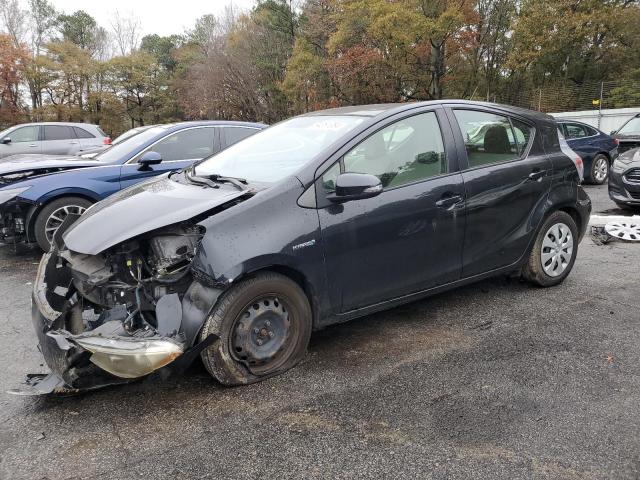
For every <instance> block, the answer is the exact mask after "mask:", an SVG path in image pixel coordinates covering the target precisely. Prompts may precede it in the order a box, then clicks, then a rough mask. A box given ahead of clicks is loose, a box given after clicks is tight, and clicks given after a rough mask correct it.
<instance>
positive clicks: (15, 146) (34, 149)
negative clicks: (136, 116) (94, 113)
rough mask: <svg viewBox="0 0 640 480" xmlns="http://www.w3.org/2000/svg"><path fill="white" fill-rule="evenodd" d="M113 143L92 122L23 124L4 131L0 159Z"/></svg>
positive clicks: (72, 152) (70, 151)
mask: <svg viewBox="0 0 640 480" xmlns="http://www.w3.org/2000/svg"><path fill="white" fill-rule="evenodd" d="M110 144H111V139H110V138H109V136H108V135H107V134H106V133H104V132H103V131H102V130H101V129H100V127H99V126H97V125H92V124H89V123H69V122H39V123H23V124H21V125H15V126H13V127H10V128H7V129H6V130H3V131H2V132H0V158H5V157H9V156H11V155H24V154H35V155H40V154H42V155H77V154H79V153H82V152H85V151H87V150H90V149H94V148H96V147H100V148H104V147H105V146H107V145H110Z"/></svg>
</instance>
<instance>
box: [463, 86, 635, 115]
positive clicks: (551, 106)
mask: <svg viewBox="0 0 640 480" xmlns="http://www.w3.org/2000/svg"><path fill="white" fill-rule="evenodd" d="M474 100H486V98H474ZM490 100H491V101H494V102H497V103H505V104H508V105H514V106H518V107H524V108H528V109H531V110H538V111H541V112H573V111H581V110H604V109H611V108H637V107H640V80H613V81H606V82H590V83H584V84H582V85H576V84H575V83H569V82H567V83H558V84H553V85H549V86H546V87H538V88H529V89H522V90H520V91H517V92H516V91H510V92H505V93H503V94H500V95H493V96H490Z"/></svg>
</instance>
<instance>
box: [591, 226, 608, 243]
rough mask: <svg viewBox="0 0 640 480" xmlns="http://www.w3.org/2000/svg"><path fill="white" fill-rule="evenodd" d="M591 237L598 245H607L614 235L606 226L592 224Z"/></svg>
mask: <svg viewBox="0 0 640 480" xmlns="http://www.w3.org/2000/svg"><path fill="white" fill-rule="evenodd" d="M591 238H592V239H593V243H595V244H596V245H606V244H607V243H609V242H610V241H611V240H613V237H612V236H611V235H609V234H608V233H607V231H606V230H605V229H604V227H601V226H596V225H592V226H591Z"/></svg>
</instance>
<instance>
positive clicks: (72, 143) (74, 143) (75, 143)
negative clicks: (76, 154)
mask: <svg viewBox="0 0 640 480" xmlns="http://www.w3.org/2000/svg"><path fill="white" fill-rule="evenodd" d="M69 144H70V145H77V144H78V142H69Z"/></svg>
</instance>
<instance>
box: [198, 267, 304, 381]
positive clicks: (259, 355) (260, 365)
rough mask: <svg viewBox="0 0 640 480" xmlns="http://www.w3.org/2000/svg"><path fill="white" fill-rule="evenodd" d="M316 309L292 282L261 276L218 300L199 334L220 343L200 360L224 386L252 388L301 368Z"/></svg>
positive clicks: (235, 287)
mask: <svg viewBox="0 0 640 480" xmlns="http://www.w3.org/2000/svg"><path fill="white" fill-rule="evenodd" d="M311 318H312V314H311V307H310V305H309V301H308V299H307V296H306V295H305V293H304V291H303V290H302V289H301V288H300V287H299V286H298V285H297V284H296V283H295V282H294V281H293V280H291V279H290V278H288V277H286V276H284V275H280V274H278V273H274V272H261V273H258V274H256V275H255V276H253V277H250V278H247V279H245V280H242V281H241V282H240V283H238V284H237V285H235V286H233V287H231V288H230V289H229V290H228V291H226V292H225V293H223V294H222V296H221V297H220V298H219V299H218V301H217V303H216V305H215V307H214V308H213V311H212V312H211V314H210V316H209V318H208V319H207V320H206V322H205V324H204V326H203V327H202V330H201V332H200V340H201V341H202V340H204V339H205V338H207V337H208V336H209V335H210V334H215V335H217V336H218V337H219V340H217V341H216V342H215V343H214V344H213V345H211V346H210V347H209V348H207V349H206V350H204V351H203V352H202V354H201V357H202V361H203V363H204V365H205V367H206V369H207V370H208V371H209V373H211V375H213V376H214V377H215V378H216V379H217V380H218V381H219V382H220V383H222V384H223V385H241V384H247V383H253V382H257V381H260V380H263V379H265V378H268V377H271V376H274V375H277V374H280V373H283V372H285V371H286V370H288V369H290V368H291V367H293V366H295V365H296V364H297V363H299V362H300V361H301V360H302V359H303V358H304V354H305V352H306V349H307V345H308V344H309V338H310V336H311Z"/></svg>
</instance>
